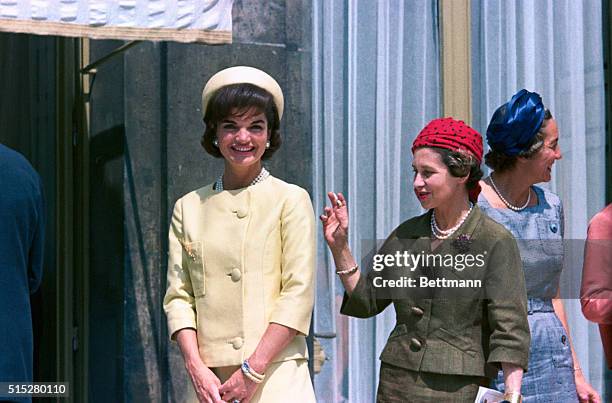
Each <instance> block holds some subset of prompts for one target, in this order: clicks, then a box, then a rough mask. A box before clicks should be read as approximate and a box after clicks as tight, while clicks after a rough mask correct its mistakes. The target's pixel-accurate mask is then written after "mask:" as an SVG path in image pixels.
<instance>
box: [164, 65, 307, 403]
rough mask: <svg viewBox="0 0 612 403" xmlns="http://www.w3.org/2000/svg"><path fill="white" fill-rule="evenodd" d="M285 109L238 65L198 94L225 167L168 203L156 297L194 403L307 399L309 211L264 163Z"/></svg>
mask: <svg viewBox="0 0 612 403" xmlns="http://www.w3.org/2000/svg"><path fill="white" fill-rule="evenodd" d="M283 102H284V101H283V94H282V91H281V88H280V86H279V85H278V83H277V82H276V81H275V80H274V79H273V78H272V77H271V76H269V75H268V74H266V73H265V72H263V71H261V70H258V69H255V68H252V67H245V66H238V67H232V68H228V69H225V70H222V71H220V72H218V73H217V74H215V75H214V76H213V77H212V78H211V79H210V80H209V81H208V83H207V84H206V86H205V87H204V91H203V93H202V113H203V114H204V122H205V124H206V130H205V132H204V135H203V137H202V145H203V147H204V149H205V150H206V151H207V152H208V153H209V154H212V155H213V156H215V157H218V158H223V159H224V160H225V169H224V171H223V174H222V175H221V176H220V177H219V178H218V179H217V180H216V181H215V182H214V183H212V184H209V185H207V186H204V187H202V188H200V189H197V190H195V191H193V192H191V193H188V194H187V195H185V196H183V197H182V198H180V199H179V200H178V201H177V202H176V204H175V206H174V212H173V215H172V223H171V226H170V234H169V259H168V289H167V292H166V296H165V298H164V310H165V311H166V315H167V318H168V327H169V334H170V335H171V338H172V340H176V341H177V342H178V345H179V347H180V349H181V352H182V354H183V358H184V360H185V367H186V369H187V372H188V373H189V376H190V377H191V381H192V383H193V385H194V389H195V393H196V395H197V399H198V400H199V401H200V402H221V401H226V402H243V403H245V402H266V403H268V402H271V403H273V402H285V401H288V400H291V401H292V402H314V401H315V397H314V392H313V388H312V384H311V381H310V374H309V371H308V362H307V358H308V354H307V349H306V339H305V336H306V334H307V333H308V330H309V326H310V319H311V312H312V306H313V301H314V256H315V246H314V245H315V235H314V226H315V224H314V212H313V208H312V203H311V201H310V197H309V195H308V193H307V192H306V191H305V190H304V189H302V188H300V187H298V186H295V185H292V184H289V183H286V182H283V181H282V180H280V179H277V178H275V177H273V176H271V175H270V174H269V173H268V171H267V170H266V169H265V168H264V167H263V166H262V163H261V160H262V159H266V158H269V157H270V156H271V155H272V154H273V153H274V152H275V151H276V150H277V149H278V148H279V147H280V143H281V137H280V134H279V125H280V119H281V117H282V115H283ZM194 400H195V397H194Z"/></svg>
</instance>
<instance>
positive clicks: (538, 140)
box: [485, 109, 552, 172]
mask: <svg viewBox="0 0 612 403" xmlns="http://www.w3.org/2000/svg"><path fill="white" fill-rule="evenodd" d="M550 119H552V113H550V111H549V110H548V109H546V110H545V111H544V122H542V126H540V129H539V130H538V132H537V133H536V135H535V136H533V138H532V139H531V141H530V142H529V143H528V144H527V146H526V147H525V149H524V150H523V151H521V152H520V153H518V154H517V155H512V156H510V155H506V154H504V153H502V152H500V151H495V150H490V151H489V152H488V153H487V154H486V155H485V164H486V165H487V166H488V167H489V168H491V169H492V170H494V171H497V172H504V171H509V170H511V169H512V168H514V165H516V161H517V160H518V157H523V158H532V157H533V156H534V155H536V154H537V153H538V151H540V149H541V148H542V146H543V145H544V133H542V127H544V125H545V122H546V121H547V120H550Z"/></svg>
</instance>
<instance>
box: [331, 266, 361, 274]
mask: <svg viewBox="0 0 612 403" xmlns="http://www.w3.org/2000/svg"><path fill="white" fill-rule="evenodd" d="M357 269H359V265H358V264H356V265H355V266H353V267H351V268H350V269H346V270H339V271H338V270H336V274H337V275H339V276H347V275H349V274H352V273H354V272H356V271H357Z"/></svg>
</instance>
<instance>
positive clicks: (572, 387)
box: [478, 186, 578, 403]
mask: <svg viewBox="0 0 612 403" xmlns="http://www.w3.org/2000/svg"><path fill="white" fill-rule="evenodd" d="M533 189H534V191H535V193H536V194H537V196H538V204H537V205H535V206H532V207H527V208H525V209H523V210H521V211H513V210H510V209H497V208H493V207H491V205H490V204H489V202H488V201H487V199H486V198H485V197H484V196H483V194H482V193H481V194H480V196H479V198H478V205H479V206H480V208H481V209H482V210H483V212H484V213H485V214H487V215H488V216H489V217H491V218H492V219H493V220H495V221H497V222H498V223H500V224H502V225H504V226H505V227H506V228H507V229H508V230H509V231H510V232H511V233H512V235H514V237H515V238H516V241H517V244H518V246H519V250H520V253H521V259H522V262H523V270H524V273H525V285H526V287H527V297H528V313H529V316H528V320H529V328H530V330H531V346H530V349H529V368H528V371H527V372H526V373H525V374H524V376H523V383H522V387H521V393H522V394H523V402H525V403H535V402H538V403H544V402H555V403H565V402H577V401H578V398H577V395H576V384H575V382H574V366H573V361H572V354H571V349H570V346H569V338H568V337H567V334H566V332H565V329H564V328H563V325H562V324H561V321H560V320H559V318H558V317H557V315H556V314H555V312H554V309H553V305H552V298H553V297H555V295H556V293H557V289H558V287H559V278H560V276H561V271H562V269H563V244H562V240H563V206H562V204H561V200H560V199H559V197H558V196H557V195H556V194H554V193H552V192H549V191H548V190H545V189H543V188H540V187H538V186H533ZM493 386H494V387H495V388H496V389H498V390H500V391H503V389H504V379H503V376H502V373H501V372H500V373H499V374H498V377H497V379H496V380H495V381H494V382H493Z"/></svg>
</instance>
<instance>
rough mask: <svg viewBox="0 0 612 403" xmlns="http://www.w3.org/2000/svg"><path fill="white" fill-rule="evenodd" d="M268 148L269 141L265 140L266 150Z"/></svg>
mask: <svg viewBox="0 0 612 403" xmlns="http://www.w3.org/2000/svg"><path fill="white" fill-rule="evenodd" d="M268 148H270V142H269V141H266V150H267V149H268Z"/></svg>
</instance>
